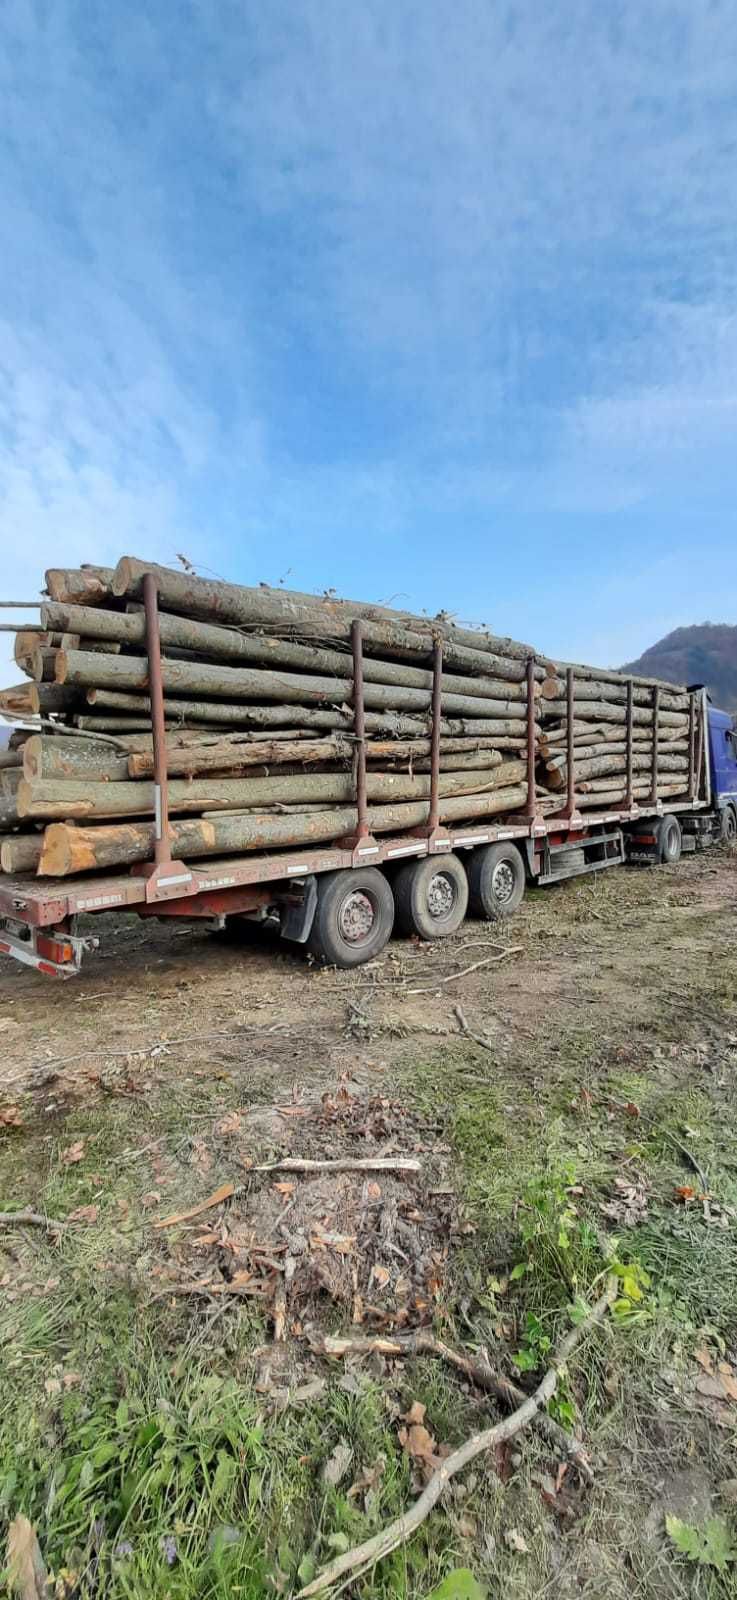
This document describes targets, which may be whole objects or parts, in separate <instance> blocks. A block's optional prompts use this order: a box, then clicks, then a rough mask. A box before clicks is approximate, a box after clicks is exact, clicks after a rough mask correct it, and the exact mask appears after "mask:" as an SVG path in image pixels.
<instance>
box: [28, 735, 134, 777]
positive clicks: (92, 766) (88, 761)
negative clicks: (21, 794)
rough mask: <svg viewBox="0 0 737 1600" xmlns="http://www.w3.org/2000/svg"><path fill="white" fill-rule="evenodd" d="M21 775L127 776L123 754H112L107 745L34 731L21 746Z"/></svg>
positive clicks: (126, 766) (126, 763) (125, 760)
mask: <svg viewBox="0 0 737 1600" xmlns="http://www.w3.org/2000/svg"><path fill="white" fill-rule="evenodd" d="M23 776H24V777H25V778H27V779H28V781H29V783H30V782H33V781H35V780H36V779H39V778H79V779H81V778H85V779H86V780H87V782H93V783H110V782H120V781H121V780H124V779H126V778H127V777H128V757H127V755H120V756H116V755H115V752H114V751H113V750H111V748H110V746H109V745H107V746H105V745H97V746H96V747H95V746H94V745H87V744H85V742H84V740H83V739H81V740H80V741H79V743H77V742H76V741H75V740H73V739H55V738H54V737H53V736H52V735H49V736H46V735H42V734H34V735H33V736H32V738H30V739H29V740H28V741H27V743H26V744H25V745H24V748H23Z"/></svg>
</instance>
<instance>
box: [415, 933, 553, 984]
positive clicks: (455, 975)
mask: <svg viewBox="0 0 737 1600" xmlns="http://www.w3.org/2000/svg"><path fill="white" fill-rule="evenodd" d="M523 948H524V947H523V946H522V945H521V944H510V946H509V948H508V949H507V950H502V952H501V955H498V956H484V958H483V960H482V961H473V962H472V963H471V966H470V967H462V968H461V970H460V972H451V974H450V977H449V978H438V981H437V983H433V984H431V985H430V987H429V988H427V989H408V990H407V994H433V993H434V991H435V990H436V989H440V988H442V986H443V985H444V984H446V983H457V982H458V979H459V978H467V977H468V975H469V973H470V972H478V970H479V967H490V966H492V964H493V963H494V962H497V961H506V960H507V958H508V957H509V956H518V955H520V954H521V953H522V950H523Z"/></svg>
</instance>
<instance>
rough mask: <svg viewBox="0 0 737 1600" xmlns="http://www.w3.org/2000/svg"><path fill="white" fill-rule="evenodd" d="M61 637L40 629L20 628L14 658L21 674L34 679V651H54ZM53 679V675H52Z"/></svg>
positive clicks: (16, 636) (14, 647) (16, 638)
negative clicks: (23, 673)
mask: <svg viewBox="0 0 737 1600" xmlns="http://www.w3.org/2000/svg"><path fill="white" fill-rule="evenodd" d="M58 643H59V635H58V634H56V633H52V632H49V631H47V630H45V629H40V628H19V629H18V631H17V633H16V635H15V644H14V646H13V657H14V660H15V664H16V666H17V667H20V670H21V672H25V673H26V675H27V677H29V678H30V677H32V676H33V672H32V660H33V651H34V650H53V649H55V648H56V647H57V646H58ZM52 677H53V673H52Z"/></svg>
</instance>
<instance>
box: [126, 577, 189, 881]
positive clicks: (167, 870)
mask: <svg viewBox="0 0 737 1600" xmlns="http://www.w3.org/2000/svg"><path fill="white" fill-rule="evenodd" d="M143 606H144V612H145V617H146V653H147V655H148V692H149V698H150V701H151V731H152V734H153V747H154V860H153V864H152V863H151V862H150V861H147V862H145V863H144V864H143V865H142V866H141V867H140V869H138V870H139V871H140V872H141V874H142V876H144V877H145V878H147V879H148V882H147V885H146V899H147V900H156V899H160V898H161V899H170V898H172V897H175V896H177V895H181V894H186V893H187V890H188V888H189V886H190V885H191V883H192V874H191V872H190V871H189V868H188V867H185V865H184V862H183V861H172V854H171V838H170V834H169V783H168V777H167V769H166V723H165V720H164V683H163V677H162V672H161V636H160V633H159V597H158V591H157V588H156V579H155V577H154V575H153V573H152V572H147V573H145V574H144V578H143Z"/></svg>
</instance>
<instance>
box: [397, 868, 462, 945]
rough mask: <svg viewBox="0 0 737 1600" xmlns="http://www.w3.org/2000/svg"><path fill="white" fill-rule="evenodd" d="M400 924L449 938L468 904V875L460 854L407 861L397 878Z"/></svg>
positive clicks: (419, 932) (433, 936)
mask: <svg viewBox="0 0 737 1600" xmlns="http://www.w3.org/2000/svg"><path fill="white" fill-rule="evenodd" d="M394 904H395V906H396V911H397V926H398V927H399V928H401V930H402V933H416V934H417V935H418V937H419V938H420V939H447V937H448V935H449V934H451V933H456V932H457V930H458V928H460V926H461V923H462V921H463V918H464V917H465V915H466V910H467V908H468V879H467V877H466V874H465V872H464V870H463V867H462V866H461V863H460V861H459V860H458V857H457V856H453V855H446V856H425V857H424V859H423V860H422V861H407V862H405V864H404V866H403V867H400V869H399V872H398V873H397V876H396V878H395V879H394Z"/></svg>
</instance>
